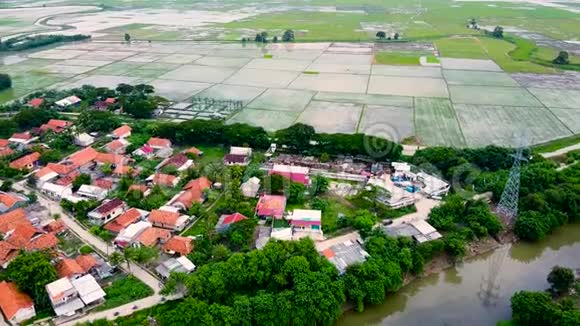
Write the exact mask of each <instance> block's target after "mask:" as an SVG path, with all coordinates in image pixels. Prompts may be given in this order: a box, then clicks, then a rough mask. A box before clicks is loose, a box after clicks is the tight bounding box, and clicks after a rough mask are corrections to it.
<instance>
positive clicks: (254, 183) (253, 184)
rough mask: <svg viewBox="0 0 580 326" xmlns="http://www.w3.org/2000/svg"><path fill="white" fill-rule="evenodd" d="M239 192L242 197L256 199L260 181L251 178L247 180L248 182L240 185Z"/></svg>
mask: <svg viewBox="0 0 580 326" xmlns="http://www.w3.org/2000/svg"><path fill="white" fill-rule="evenodd" d="M240 190H241V191H242V195H244V197H248V198H254V197H256V196H257V195H258V191H259V190H260V179H258V178H256V177H251V178H250V179H248V181H246V182H244V183H242V185H241V186H240Z"/></svg>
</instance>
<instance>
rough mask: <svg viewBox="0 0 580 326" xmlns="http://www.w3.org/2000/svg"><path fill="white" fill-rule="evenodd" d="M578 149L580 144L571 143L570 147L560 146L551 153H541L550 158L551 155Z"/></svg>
mask: <svg viewBox="0 0 580 326" xmlns="http://www.w3.org/2000/svg"><path fill="white" fill-rule="evenodd" d="M578 149H580V144H575V145H571V146H568V147H564V148H560V149H559V150H557V151H553V152H549V153H542V154H540V155H542V156H543V157H545V158H550V157H555V156H560V155H564V154H566V153H568V152H571V151H575V150H578Z"/></svg>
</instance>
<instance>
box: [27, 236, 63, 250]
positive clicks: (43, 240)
mask: <svg viewBox="0 0 580 326" xmlns="http://www.w3.org/2000/svg"><path fill="white" fill-rule="evenodd" d="M57 245H58V238H57V237H56V236H55V235H54V234H52V233H46V234H43V235H41V236H39V237H37V238H35V239H33V240H32V241H31V242H30V243H29V244H28V245H27V246H26V250H44V249H50V248H55V247H56V246H57Z"/></svg>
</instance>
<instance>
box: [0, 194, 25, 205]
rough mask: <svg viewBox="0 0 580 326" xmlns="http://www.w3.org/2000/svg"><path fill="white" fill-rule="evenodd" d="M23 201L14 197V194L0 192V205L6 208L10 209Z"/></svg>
mask: <svg viewBox="0 0 580 326" xmlns="http://www.w3.org/2000/svg"><path fill="white" fill-rule="evenodd" d="M21 201H25V199H23V198H21V197H19V196H16V195H14V194H10V193H6V192H0V204H3V205H4V206H6V207H8V208H12V206H14V205H16V204H17V203H18V202H21Z"/></svg>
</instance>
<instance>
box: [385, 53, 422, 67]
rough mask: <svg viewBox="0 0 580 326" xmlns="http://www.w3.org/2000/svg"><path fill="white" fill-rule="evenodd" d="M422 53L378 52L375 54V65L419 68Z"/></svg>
mask: <svg viewBox="0 0 580 326" xmlns="http://www.w3.org/2000/svg"><path fill="white" fill-rule="evenodd" d="M419 57H420V53H405V52H378V53H376V54H375V61H374V63H375V64H380V65H396V66H398V65H402V66H418V65H419V64H420V63H419Z"/></svg>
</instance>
